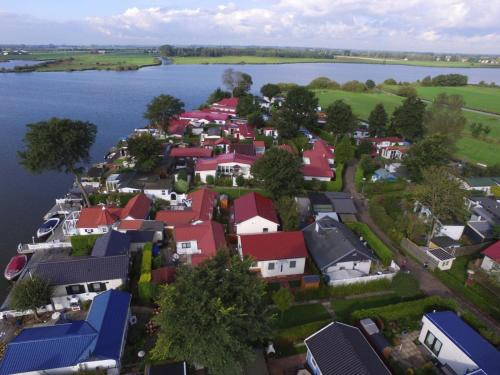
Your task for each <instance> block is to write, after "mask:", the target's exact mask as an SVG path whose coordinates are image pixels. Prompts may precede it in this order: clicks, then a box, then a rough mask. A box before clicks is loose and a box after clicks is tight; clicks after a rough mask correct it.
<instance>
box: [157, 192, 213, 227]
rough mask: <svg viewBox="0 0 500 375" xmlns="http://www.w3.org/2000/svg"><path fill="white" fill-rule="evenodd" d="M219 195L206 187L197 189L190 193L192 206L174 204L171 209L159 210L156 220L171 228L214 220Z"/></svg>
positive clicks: (189, 197)
mask: <svg viewBox="0 0 500 375" xmlns="http://www.w3.org/2000/svg"><path fill="white" fill-rule="evenodd" d="M218 196H219V194H218V193H217V192H215V191H213V190H209V189H206V188H203V189H199V190H196V191H194V192H192V193H189V194H188V202H190V206H172V209H171V210H162V211H158V212H157V214H156V220H159V221H163V223H165V226H167V227H170V228H173V227H176V226H178V225H183V224H193V223H200V222H203V221H208V220H212V217H213V212H214V209H215V207H216V205H217V198H218Z"/></svg>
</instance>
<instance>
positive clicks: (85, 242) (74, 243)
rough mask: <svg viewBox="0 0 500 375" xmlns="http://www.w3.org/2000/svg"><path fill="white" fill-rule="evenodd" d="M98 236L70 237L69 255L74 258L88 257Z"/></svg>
mask: <svg viewBox="0 0 500 375" xmlns="http://www.w3.org/2000/svg"><path fill="white" fill-rule="evenodd" d="M99 236H100V234H89V235H83V236H71V237H70V240H71V255H72V256H75V257H78V256H85V255H89V254H90V252H91V251H92V248H93V247H94V243H95V241H96V240H97V238H99Z"/></svg>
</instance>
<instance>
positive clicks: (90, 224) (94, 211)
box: [76, 206, 121, 228]
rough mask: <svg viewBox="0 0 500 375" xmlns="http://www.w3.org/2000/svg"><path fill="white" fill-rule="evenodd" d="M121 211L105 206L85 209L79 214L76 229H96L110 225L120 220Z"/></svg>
mask: <svg viewBox="0 0 500 375" xmlns="http://www.w3.org/2000/svg"><path fill="white" fill-rule="evenodd" d="M120 212H121V209H119V208H115V207H107V206H94V207H85V208H83V209H82V210H81V212H80V217H79V219H78V223H77V224H76V227H77V228H97V227H99V226H104V225H112V224H114V223H115V222H117V221H118V220H119V218H120Z"/></svg>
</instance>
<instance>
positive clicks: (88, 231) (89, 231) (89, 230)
mask: <svg viewBox="0 0 500 375" xmlns="http://www.w3.org/2000/svg"><path fill="white" fill-rule="evenodd" d="M93 231H94V230H93V229H85V233H92V232H93Z"/></svg>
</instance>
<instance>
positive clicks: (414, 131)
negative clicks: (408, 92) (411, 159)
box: [391, 96, 425, 142]
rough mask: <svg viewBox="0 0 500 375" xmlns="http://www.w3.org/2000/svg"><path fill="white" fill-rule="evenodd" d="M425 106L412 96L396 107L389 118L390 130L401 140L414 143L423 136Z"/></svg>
mask: <svg viewBox="0 0 500 375" xmlns="http://www.w3.org/2000/svg"><path fill="white" fill-rule="evenodd" d="M424 113H425V104H424V102H422V101H421V100H420V99H418V98H417V97H414V96H410V97H409V98H406V100H405V101H404V102H403V104H401V105H400V106H399V107H397V108H396V109H395V110H394V112H393V114H392V118H391V130H392V132H395V133H397V134H399V135H401V136H402V137H403V138H405V139H407V140H409V141H412V142H416V141H418V140H420V139H422V138H423V136H424Z"/></svg>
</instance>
